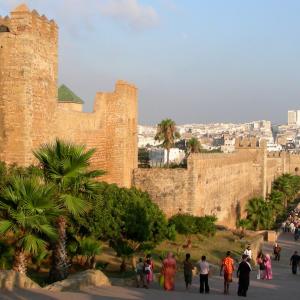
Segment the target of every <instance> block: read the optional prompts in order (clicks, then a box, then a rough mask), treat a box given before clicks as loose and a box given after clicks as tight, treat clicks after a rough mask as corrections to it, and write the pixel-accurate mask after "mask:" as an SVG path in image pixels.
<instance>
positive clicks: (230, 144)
mask: <svg viewBox="0 0 300 300" xmlns="http://www.w3.org/2000/svg"><path fill="white" fill-rule="evenodd" d="M221 151H222V152H224V153H232V152H234V151H235V138H233V137H226V138H224V145H222V146H221Z"/></svg>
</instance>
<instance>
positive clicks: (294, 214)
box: [281, 207, 300, 241]
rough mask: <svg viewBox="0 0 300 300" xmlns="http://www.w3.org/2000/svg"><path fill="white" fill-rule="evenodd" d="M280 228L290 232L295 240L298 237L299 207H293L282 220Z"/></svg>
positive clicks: (299, 229) (299, 224)
mask: <svg viewBox="0 0 300 300" xmlns="http://www.w3.org/2000/svg"><path fill="white" fill-rule="evenodd" d="M281 229H282V231H283V232H291V233H292V234H293V235H294V239H295V241H297V240H298V239H299V237H300V208H299V207H296V208H294V209H293V210H292V211H291V212H290V213H289V215H288V217H287V219H286V221H284V222H282V224H281Z"/></svg>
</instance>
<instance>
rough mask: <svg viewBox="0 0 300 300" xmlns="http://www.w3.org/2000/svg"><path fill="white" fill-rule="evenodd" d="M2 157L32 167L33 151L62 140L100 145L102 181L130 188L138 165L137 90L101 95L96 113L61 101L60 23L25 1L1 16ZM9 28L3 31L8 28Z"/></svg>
mask: <svg viewBox="0 0 300 300" xmlns="http://www.w3.org/2000/svg"><path fill="white" fill-rule="evenodd" d="M0 26H1V28H0V159H1V160H4V161H5V162H7V163H17V164H19V165H24V166H26V165H29V164H31V163H33V162H34V157H33V155H32V150H34V149H37V148H38V147H39V146H40V145H41V144H43V143H49V142H52V141H54V140H55V139H56V138H63V139H65V140H68V141H72V142H75V143H82V144H86V145H87V147H88V148H91V147H93V148H96V149H97V151H96V154H95V156H94V157H93V161H92V163H93V167H94V168H99V169H104V170H106V171H107V175H106V176H105V177H104V180H106V181H108V182H110V183H117V184H118V185H120V186H127V187H129V186H131V180H132V172H133V169H134V168H136V167H137V89H136V88H135V87H134V86H133V85H130V84H127V83H126V82H124V81H118V82H117V83H116V87H115V91H114V92H111V93H97V94H96V98H95V103H94V111H93V112H92V113H83V112H81V111H79V109H78V105H75V104H74V105H73V104H70V103H58V100H57V90H58V89H57V73H58V51H57V50H58V27H57V25H56V24H55V22H54V21H48V20H47V18H46V17H45V16H40V15H39V14H38V13H37V12H36V11H29V10H28V8H27V6H26V5H20V6H18V7H17V8H16V9H15V10H14V11H13V12H11V16H10V17H5V18H1V17H0ZM4 29H5V30H4Z"/></svg>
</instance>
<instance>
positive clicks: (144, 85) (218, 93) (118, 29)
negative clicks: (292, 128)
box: [0, 0, 300, 124]
mask: <svg viewBox="0 0 300 300" xmlns="http://www.w3.org/2000/svg"><path fill="white" fill-rule="evenodd" d="M25 2H26V3H27V4H28V6H29V7H30V9H36V10H38V12H39V13H40V14H41V15H42V14H45V15H46V16H47V17H48V18H49V19H50V18H53V19H55V21H56V22H57V23H58V25H59V27H60V37H59V83H65V84H66V85H67V86H68V87H70V88H71V89H72V90H73V91H74V92H75V93H76V94H78V96H80V97H81V98H82V99H83V100H84V101H85V110H87V111H90V110H92V107H93V101H94V96H95V94H96V92H97V91H102V90H103V91H107V90H112V89H113V87H114V84H115V81H116V80H117V79H123V80H126V81H128V82H132V83H134V84H135V85H136V86H137V87H138V88H139V123H141V124H157V123H158V122H159V121H160V120H162V119H164V118H167V117H168V118H172V119H174V120H175V121H176V123H178V124H186V123H216V122H219V123H220V122H224V123H225V122H226V123H245V122H248V121H249V120H251V121H252V120H263V119H265V120H270V121H272V122H273V123H276V124H282V123H286V122H287V111H288V110H289V109H297V108H299V107H300V85H299V82H300V71H299V70H300V62H299V53H300V41H299V38H298V37H299V34H300V18H299V11H300V1H298V0H285V1H281V0H264V1H261V0H244V1H239V0H227V1H223V0H209V1H207V0H186V1H182V0H181V1H180V0H152V1H150V0H89V1H84V0H44V1H40V0H28V1H25ZM17 4H20V1H16V0H1V2H0V15H2V16H4V15H7V14H8V13H9V11H11V10H12V9H13V8H14V7H15V6H16V5H17Z"/></svg>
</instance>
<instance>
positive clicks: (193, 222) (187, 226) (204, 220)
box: [169, 214, 217, 236]
mask: <svg viewBox="0 0 300 300" xmlns="http://www.w3.org/2000/svg"><path fill="white" fill-rule="evenodd" d="M216 221H217V218H216V217H215V216H204V217H196V216H193V215H189V214H177V215H175V216H173V217H172V218H171V219H170V220H169V224H170V226H172V225H174V226H175V228H176V231H177V232H178V233H179V234H185V235H188V234H197V233H200V234H203V235H206V236H209V235H214V234H215V232H216V225H215V222H216Z"/></svg>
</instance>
